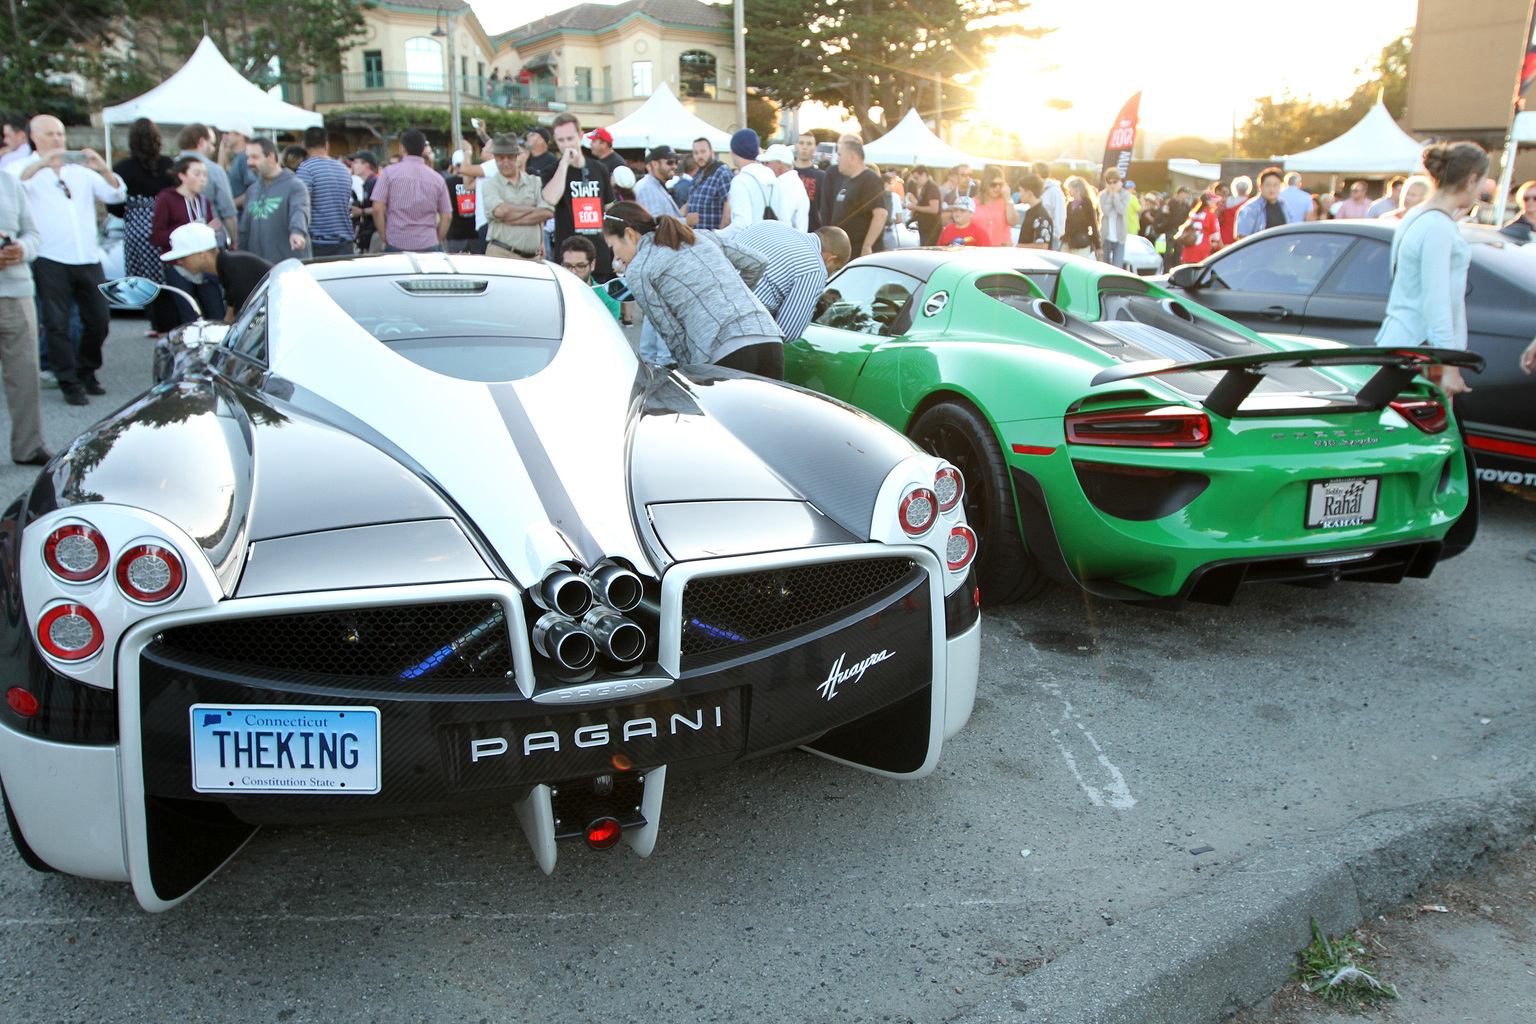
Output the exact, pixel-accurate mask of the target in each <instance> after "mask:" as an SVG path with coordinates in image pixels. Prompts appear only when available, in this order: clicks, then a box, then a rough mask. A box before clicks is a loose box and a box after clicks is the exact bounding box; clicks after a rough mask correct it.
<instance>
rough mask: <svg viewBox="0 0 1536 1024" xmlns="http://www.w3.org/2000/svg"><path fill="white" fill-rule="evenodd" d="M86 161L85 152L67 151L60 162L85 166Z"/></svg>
mask: <svg viewBox="0 0 1536 1024" xmlns="http://www.w3.org/2000/svg"><path fill="white" fill-rule="evenodd" d="M86 159H87V157H86V155H85V153H84V151H82V150H78V149H66V150H65V151H64V152H63V154H62V155H61V156H60V157H59V160H60V162H62V163H66V164H83V163H85V162H86Z"/></svg>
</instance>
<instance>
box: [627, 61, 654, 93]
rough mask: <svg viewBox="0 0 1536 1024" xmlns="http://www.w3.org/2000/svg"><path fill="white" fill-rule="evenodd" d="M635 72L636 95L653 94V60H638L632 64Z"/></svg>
mask: <svg viewBox="0 0 1536 1024" xmlns="http://www.w3.org/2000/svg"><path fill="white" fill-rule="evenodd" d="M630 68H631V69H632V70H633V72H634V79H635V92H634V94H635V95H636V96H649V95H650V94H651V62H650V61H648V60H637V61H635V62H634V63H633V64H631V65H630Z"/></svg>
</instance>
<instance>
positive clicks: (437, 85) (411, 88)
mask: <svg viewBox="0 0 1536 1024" xmlns="http://www.w3.org/2000/svg"><path fill="white" fill-rule="evenodd" d="M454 77H455V78H456V79H457V81H456V83H455V84H456V85H457V86H458V91H459V101H460V102H461V103H469V104H479V105H486V106H496V107H503V108H506V109H509V110H551V111H559V110H589V111H605V112H606V111H609V110H610V109H611V108H612V106H613V96H612V91H611V90H609V89H594V88H590V87H587V86H554V85H539V84H531V85H523V84H520V83H518V82H515V81H493V80H492V79H490V78H486V77H483V76H480V75H455V76H454ZM314 92H315V103H316V104H321V103H413V104H427V105H431V106H437V105H439V104H441V105H443V106H446V105H447V103H448V89H447V82H446V76H444V75H442V74H441V73H423V72H415V71H346V72H342V73H340V74H329V75H317V76H315V79H314Z"/></svg>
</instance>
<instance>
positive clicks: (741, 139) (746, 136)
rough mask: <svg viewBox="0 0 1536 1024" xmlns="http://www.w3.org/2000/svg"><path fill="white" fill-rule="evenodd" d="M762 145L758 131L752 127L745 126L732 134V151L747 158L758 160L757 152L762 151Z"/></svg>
mask: <svg viewBox="0 0 1536 1024" xmlns="http://www.w3.org/2000/svg"><path fill="white" fill-rule="evenodd" d="M762 145H763V144H762V141H761V140H760V139H758V137H757V132H755V131H753V130H752V129H751V128H743V129H741V130H740V131H738V132H737V133H736V134H735V135H732V136H731V152H732V153H735V154H736V155H737V156H739V157H743V158H745V159H747V160H756V159H757V154H758V153H760V152H761V151H762Z"/></svg>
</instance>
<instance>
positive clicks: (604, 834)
mask: <svg viewBox="0 0 1536 1024" xmlns="http://www.w3.org/2000/svg"><path fill="white" fill-rule="evenodd" d="M623 834H624V832H623V829H621V828H620V827H619V823H618V821H616V820H615V819H613V818H598V819H597V820H596V821H594V822H593V823H592V824H590V825H588V826H587V845H588V846H590V847H592V849H594V850H606V849H608V847H610V846H612V845H613V844H614V843H616V842H618V841H619V836H621V835H623Z"/></svg>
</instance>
